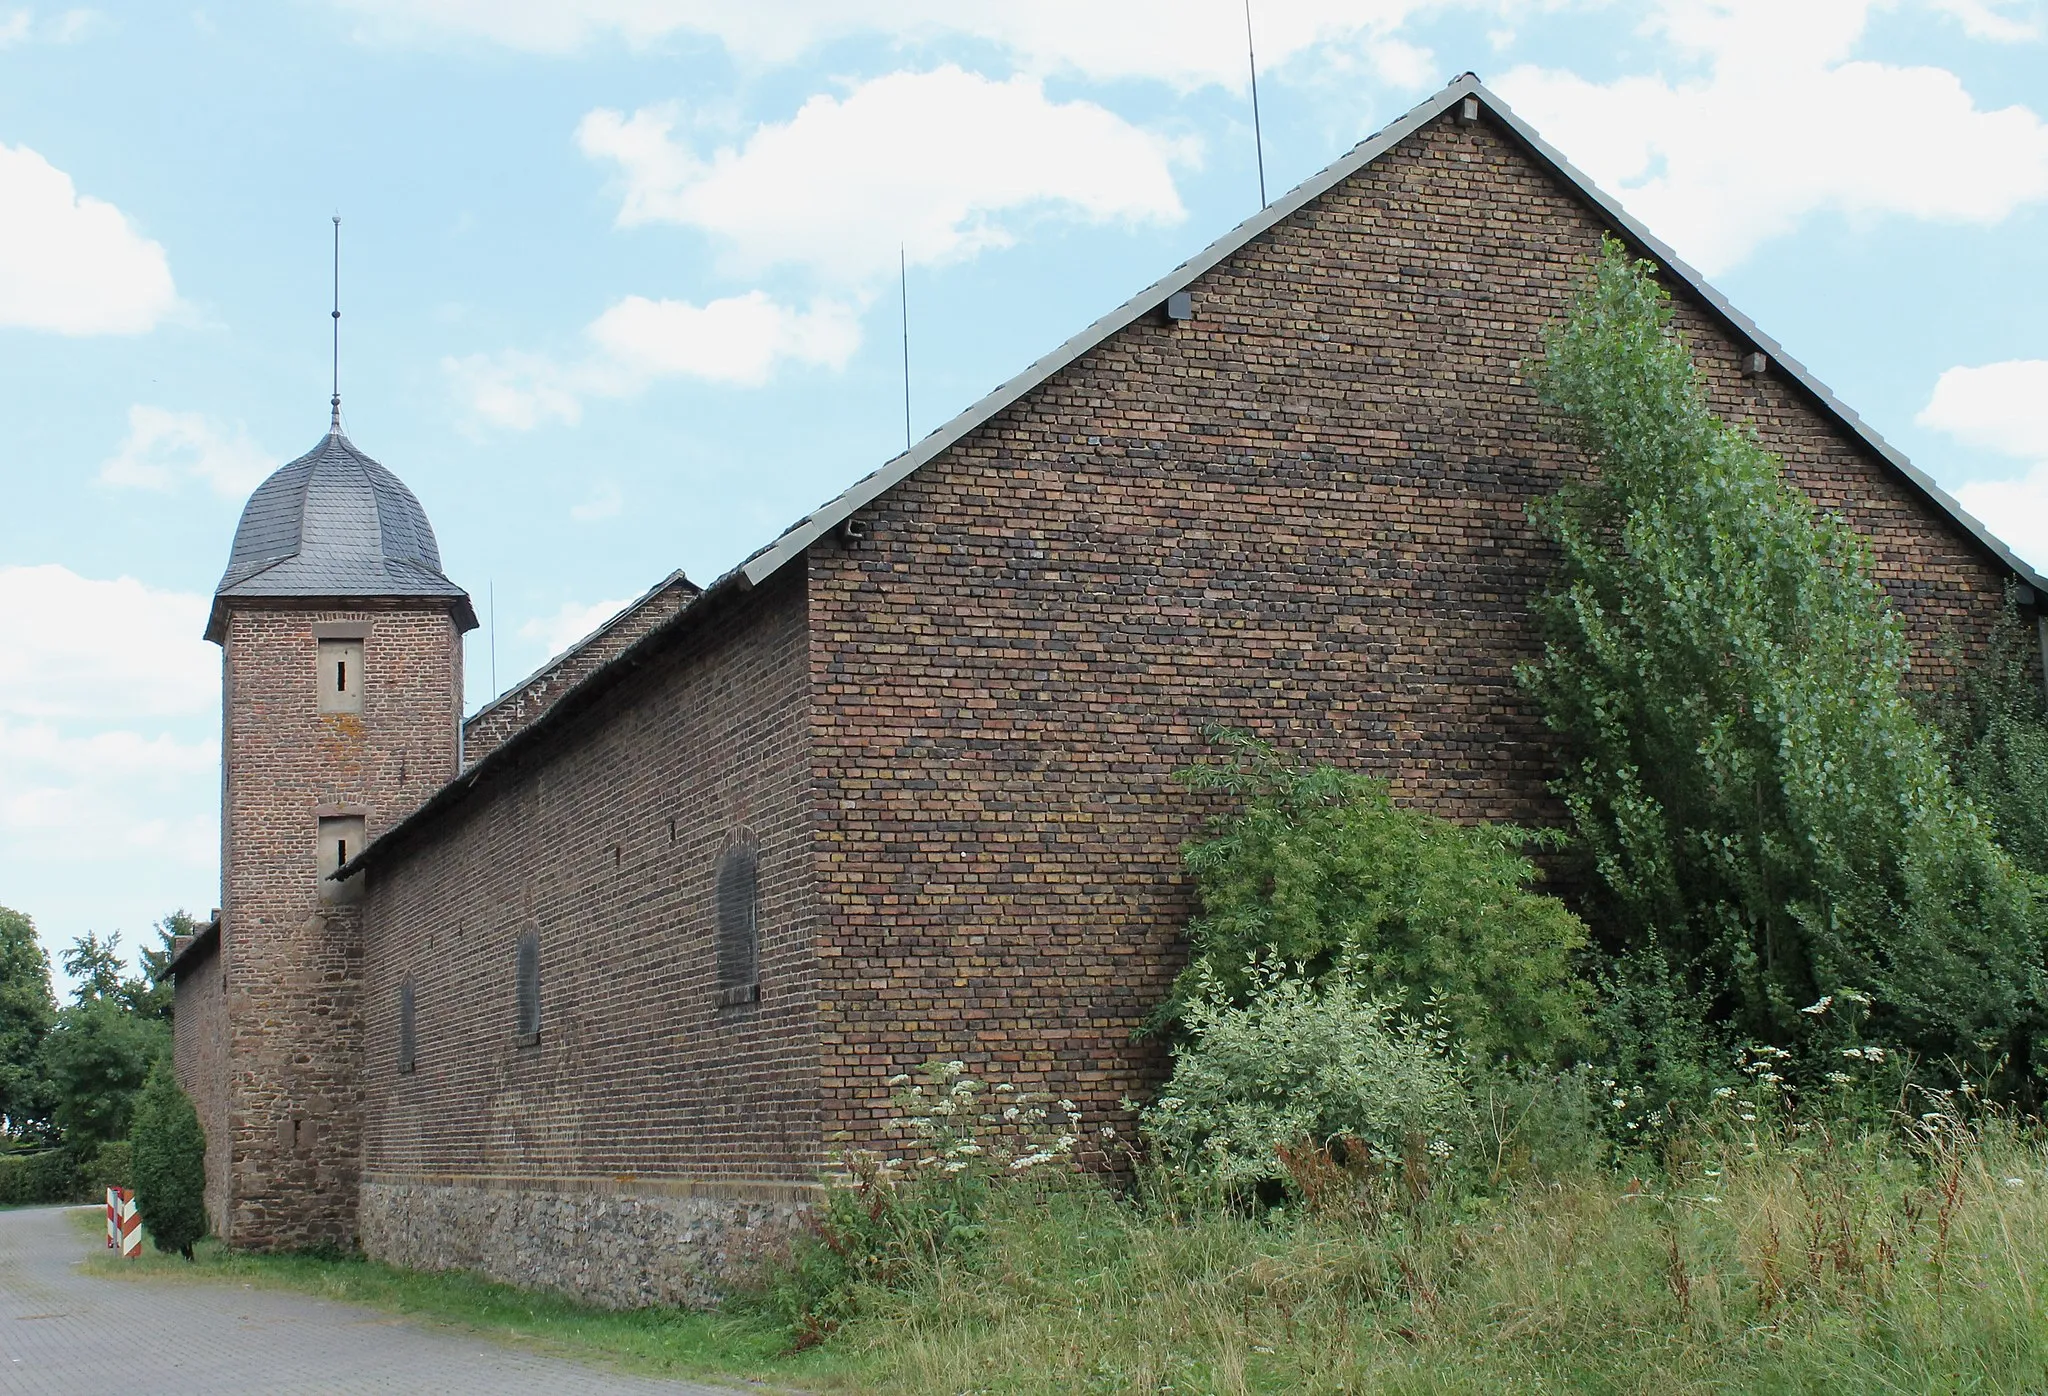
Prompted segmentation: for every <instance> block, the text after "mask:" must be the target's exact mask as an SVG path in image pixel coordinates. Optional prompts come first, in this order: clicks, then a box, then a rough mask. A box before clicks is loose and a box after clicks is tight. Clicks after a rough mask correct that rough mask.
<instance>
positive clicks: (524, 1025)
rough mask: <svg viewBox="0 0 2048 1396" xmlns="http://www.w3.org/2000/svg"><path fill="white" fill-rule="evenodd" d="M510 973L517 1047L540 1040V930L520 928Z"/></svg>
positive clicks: (528, 1045)
mask: <svg viewBox="0 0 2048 1396" xmlns="http://www.w3.org/2000/svg"><path fill="white" fill-rule="evenodd" d="M513 975H514V979H515V989H514V993H513V998H514V1009H515V1016H516V1018H517V1021H516V1022H515V1023H514V1025H513V1037H514V1038H515V1039H516V1041H517V1042H518V1045H519V1046H521V1047H531V1046H533V1045H534V1044H535V1043H537V1042H539V1041H540V932H539V931H521V932H520V933H519V950H518V956H517V961H516V964H515V966H514V970H513Z"/></svg>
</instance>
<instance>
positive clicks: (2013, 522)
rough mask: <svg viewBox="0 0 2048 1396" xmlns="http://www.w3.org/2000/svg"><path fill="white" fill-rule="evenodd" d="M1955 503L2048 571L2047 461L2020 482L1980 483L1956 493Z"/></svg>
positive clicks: (2021, 478) (2042, 569)
mask: <svg viewBox="0 0 2048 1396" xmlns="http://www.w3.org/2000/svg"><path fill="white" fill-rule="evenodd" d="M1956 500H1957V502H1958V503H1960V504H1961V505H1962V506H1963V508H1965V509H1967V510H1969V511H1970V514H1971V515H1972V516H1973V517H1974V518H1976V519H1978V520H1979V521H1981V522H1982V523H1983V524H1984V526H1985V527H1987V528H1989V529H1990V530H1991V531H1992V532H1993V533H1995V534H1997V535H1998V536H1999V537H2000V538H2002V539H2003V540H2005V544H2006V546H2007V547H2009V548H2011V549H2012V550H2013V551H2014V552H2016V553H2018V554H2019V555H2020V556H2021V557H2023V558H2025V559H2026V560H2027V561H2028V562H2030V563H2032V564H2033V565H2034V566H2035V567H2036V568H2037V569H2039V570H2040V571H2042V572H2048V462H2044V463H2043V464H2041V465H2037V466H2035V467H2034V468H2033V469H2032V470H2029V471H2028V472H2027V473H2026V474H2024V475H2022V476H2020V478H2019V479H2017V480H1977V481H1974V482H1972V483H1970V484H1967V485H1964V486H1962V487H1961V488H1960V489H1958V490H1957V491H1956Z"/></svg>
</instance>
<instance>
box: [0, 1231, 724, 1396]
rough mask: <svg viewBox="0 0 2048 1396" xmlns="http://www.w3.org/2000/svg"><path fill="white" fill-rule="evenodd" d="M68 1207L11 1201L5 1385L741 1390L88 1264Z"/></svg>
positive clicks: (563, 1392)
mask: <svg viewBox="0 0 2048 1396" xmlns="http://www.w3.org/2000/svg"><path fill="white" fill-rule="evenodd" d="M67 1210H68V1209H66V1208H60V1207H43V1208H35V1209H33V1210H23V1211H15V1212H0V1392H7V1393H14V1392H22V1393H35V1396H43V1394H44V1393H49V1396H102V1393H105V1396H115V1393H119V1396H137V1393H149V1396H157V1393H162V1396H183V1394H184V1393H188V1392H190V1393H200V1392H204V1393H207V1394H208V1396H234V1394H235V1393H242V1392H250V1393H254V1392H263V1393H299V1392H323V1393H324V1392H339V1393H353V1392H394V1391H407V1392H432V1393H434V1396H465V1393H470V1392H477V1393H492V1396H501V1394H502V1396H523V1394H524V1393H528V1392H531V1393H534V1396H543V1394H544V1396H596V1393H603V1392H617V1393H622V1396H735V1392H734V1391H733V1390H732V1389H731V1388H724V1387H710V1386H702V1385H697V1384H695V1383H689V1382H673V1381H658V1380H653V1379H650V1378H646V1377H633V1376H622V1375H619V1374H616V1373H611V1372H606V1371H603V1370H601V1369H598V1368H593V1367H585V1366H581V1365H579V1364H577V1363H574V1362H568V1361H564V1360H562V1359H560V1358H554V1357H543V1356H539V1355H537V1354H533V1353H527V1352H522V1351H520V1350H519V1349H517V1348H510V1347H501V1346H499V1345H497V1344H495V1343H492V1342H490V1341H489V1340H487V1339H483V1338H479V1337H476V1336H474V1335H472V1334H466V1333H464V1332H462V1331H461V1330H459V1329H453V1328H438V1327H429V1326H425V1325H422V1324H420V1323H417V1322H415V1321H413V1320H410V1319H401V1318H394V1317H392V1316H390V1315H388V1314H381V1313H377V1312H375V1311H374V1310H370V1309H359V1308H356V1307H354V1306H352V1305H348V1304H337V1303H334V1302H332V1301H329V1300H324V1299H314V1298H310V1297H308V1296H305V1295H298V1294H286V1293H282V1292H277V1291H271V1290H258V1289H244V1288H241V1287H240V1286H238V1285H216V1284H183V1285H181V1284H177V1283H175V1282H170V1281H161V1282H160V1281H155V1280H147V1281H127V1280H115V1279H107V1278H105V1277H103V1276H98V1275H90V1274H86V1273H84V1272H82V1271H80V1270H79V1269H78V1262H79V1261H81V1260H82V1259H84V1258H85V1256H86V1255H87V1254H89V1249H88V1246H87V1245H86V1244H84V1243H83V1242H82V1238H81V1235H80V1233H79V1232H78V1230H76V1228H75V1224H74V1223H73V1222H72V1221H71V1219H70V1218H68V1217H67V1216H66V1215H65V1212H66V1211H67Z"/></svg>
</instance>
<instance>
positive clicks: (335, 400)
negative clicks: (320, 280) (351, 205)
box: [327, 213, 341, 432]
mask: <svg viewBox="0 0 2048 1396" xmlns="http://www.w3.org/2000/svg"><path fill="white" fill-rule="evenodd" d="M333 369H334V374H333V384H332V386H333V391H334V396H333V397H331V398H329V399H328V401H327V406H328V409H329V411H330V412H331V413H332V415H331V416H330V417H329V418H328V428H329V429H330V430H332V431H336V432H339V431H340V430H341V215H340V214H338V213H337V214H335V215H334V364H333Z"/></svg>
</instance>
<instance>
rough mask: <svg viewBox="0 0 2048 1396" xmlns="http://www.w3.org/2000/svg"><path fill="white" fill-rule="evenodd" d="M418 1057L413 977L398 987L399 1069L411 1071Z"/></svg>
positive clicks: (407, 977) (408, 977)
mask: <svg viewBox="0 0 2048 1396" xmlns="http://www.w3.org/2000/svg"><path fill="white" fill-rule="evenodd" d="M416 1055H417V1038H416V1037H415V1036H414V1028H413V1004H412V976H411V975H407V976H406V977H405V982H404V983H402V984H400V985H399V986H398V1069H399V1070H400V1071H402V1072H403V1071H411V1070H412V1064H413V1061H414V1058H415V1056H416Z"/></svg>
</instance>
